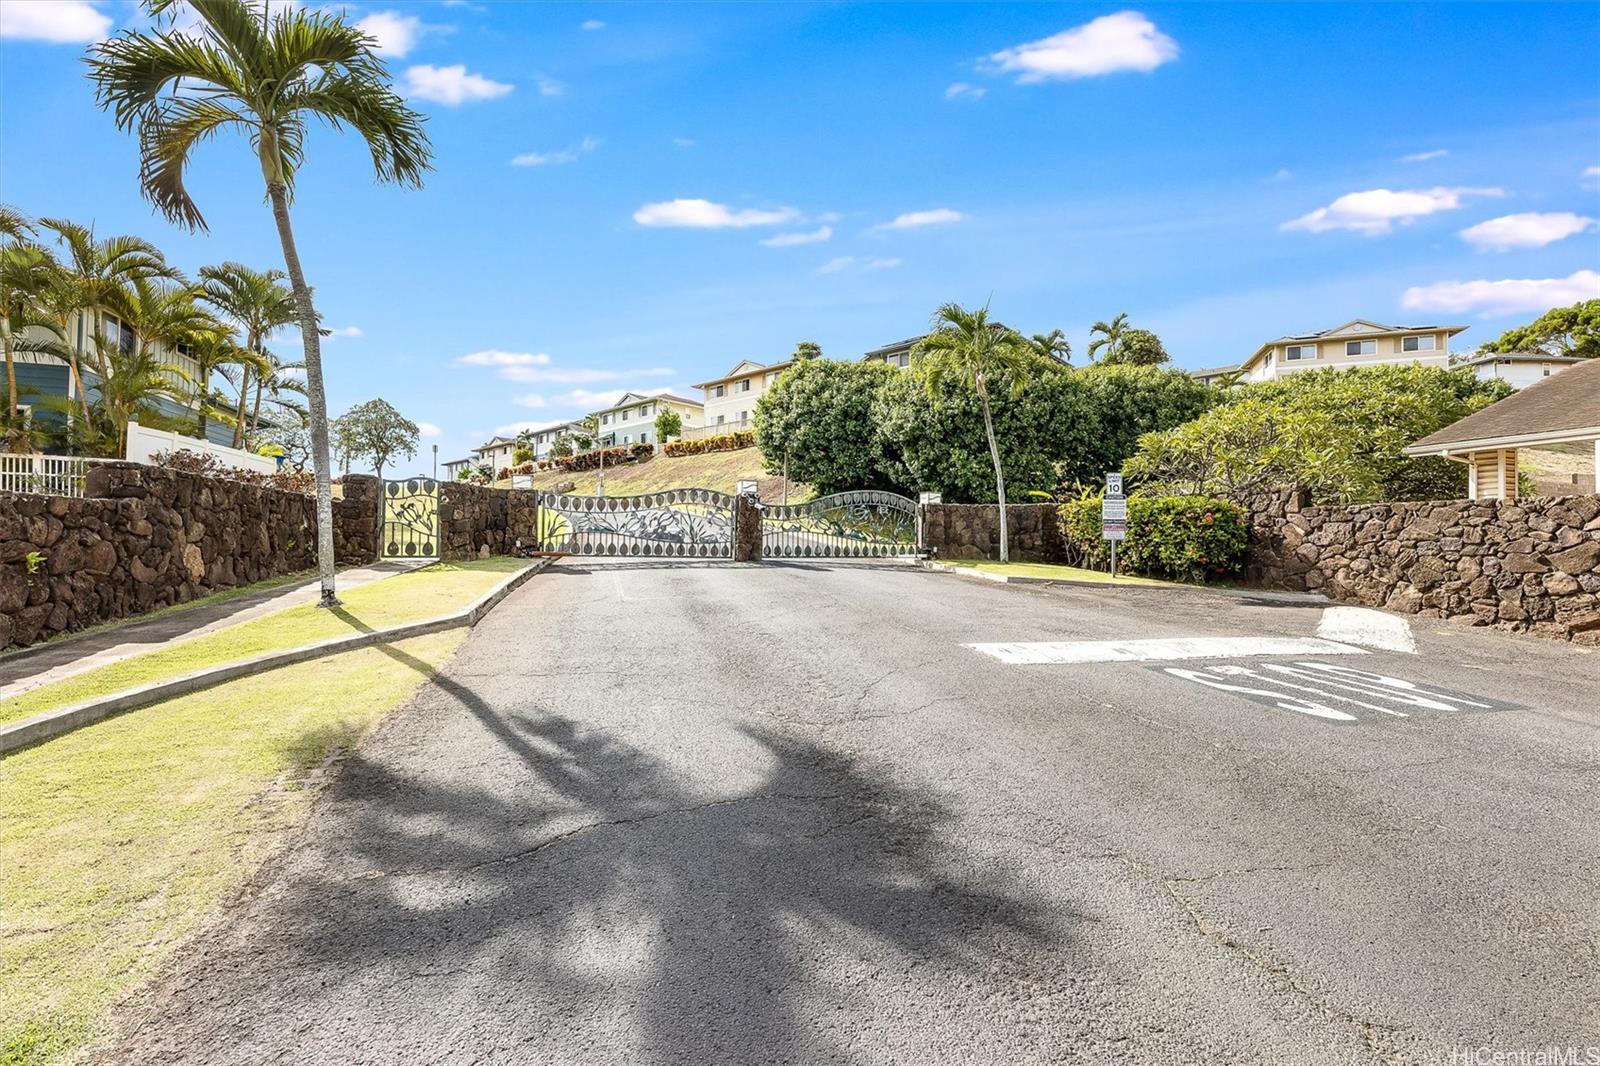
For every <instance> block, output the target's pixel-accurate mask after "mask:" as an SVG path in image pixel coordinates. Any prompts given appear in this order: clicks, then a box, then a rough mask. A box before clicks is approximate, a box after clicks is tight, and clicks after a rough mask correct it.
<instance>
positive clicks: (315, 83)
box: [89, 0, 432, 606]
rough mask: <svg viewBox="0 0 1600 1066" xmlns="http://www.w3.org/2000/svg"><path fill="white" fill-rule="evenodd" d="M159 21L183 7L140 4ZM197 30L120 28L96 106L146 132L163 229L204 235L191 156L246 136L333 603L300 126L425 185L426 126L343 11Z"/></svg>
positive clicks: (162, 0) (220, 3)
mask: <svg viewBox="0 0 1600 1066" xmlns="http://www.w3.org/2000/svg"><path fill="white" fill-rule="evenodd" d="M146 4H147V7H148V8H149V10H150V12H151V13H152V14H153V15H162V14H164V13H170V12H171V11H172V10H173V9H174V8H175V7H176V0H146ZM188 7H189V9H190V10H192V11H193V12H194V13H195V14H196V15H197V16H198V22H197V23H196V24H195V25H194V26H193V27H190V28H186V29H185V30H183V31H182V32H181V33H180V32H177V31H174V30H167V31H164V32H163V31H160V30H156V31H152V32H150V33H140V32H136V31H132V30H124V31H123V32H122V33H121V34H120V35H118V36H116V37H113V38H111V39H110V40H106V41H102V42H101V43H100V44H98V45H96V46H95V47H94V49H93V50H92V55H91V58H90V60H89V69H90V77H91V78H93V79H94V82H95V86H96V98H97V99H98V101H99V103H100V105H101V106H102V107H105V108H109V109H110V110H111V111H112V113H113V115H114V116H115V117H116V121H117V125H118V126H120V127H121V128H123V129H137V130H138V131H139V147H140V156H141V163H140V180H141V182H142V183H143V185H144V193H145V196H146V197H147V198H149V200H150V201H151V202H152V203H154V204H155V205H156V207H157V208H158V209H159V210H160V211H161V213H162V214H164V215H165V216H166V217H167V218H168V219H170V220H172V221H173V222H175V223H177V224H179V225H183V226H187V227H188V228H190V229H204V228H205V218H204V217H203V216H202V215H201V213H200V208H199V207H198V205H196V204H195V202H194V200H193V199H192V198H191V197H190V195H189V190H188V189H187V187H186V186H185V183H184V179H185V175H186V173H187V171H188V167H189V163H190V160H191V158H192V157H193V154H194V151H195V149H196V147H198V146H199V145H200V143H201V142H203V141H206V140H209V139H210V138H211V137H213V136H215V135H216V134H218V133H220V132H222V131H224V130H231V131H234V132H238V133H242V134H243V135H244V136H245V138H246V139H248V141H249V143H250V145H251V147H252V149H253V151H254V152H255V155H256V159H257V162H258V163H259V164H260V167H261V176H262V178H263V180H264V181H265V183H266V191H267V199H268V200H270V201H271V203H272V217H273V220H274V222H275V223H276V224H277V228H278V240H279V243H280V244H282V246H283V262H284V266H285V268H286V269H287V270H288V273H289V281H290V284H291V285H292V287H293V289H294V299H295V310H296V311H297V313H298V315H299V318H300V336H301V339H302V341H303V343H304V345H305V364H306V388H307V393H308V397H309V400H310V408H311V442H312V456H313V459H314V461H315V465H316V480H317V563H318V568H319V569H320V571H321V575H322V600H321V602H322V604H323V605H324V606H333V605H334V604H337V603H338V602H339V601H338V598H337V596H336V595H335V594H334V577H333V493H332V488H331V484H330V476H329V473H330V472H329V465H328V403H327V396H326V392H325V391H324V388H323V380H322V350H321V346H320V344H319V337H318V335H317V313H316V310H315V308H314V307H313V305H312V301H311V287H310V285H308V284H307V282H306V278H305V272H304V271H303V270H302V269H301V266H300V253H299V251H298V250H297V249H296V247H295V239H294V230H293V228H292V226H291V225H290V221H289V200H290V196H291V193H292V192H293V189H294V179H295V172H296V171H297V170H298V169H299V167H300V164H301V163H302V162H303V161H304V158H305V134H306V124H307V121H308V120H310V119H318V120H321V121H323V122H326V123H327V124H329V125H331V126H333V127H334V128H336V129H342V128H344V127H349V128H350V129H353V130H354V131H355V132H356V133H357V134H358V135H359V136H360V137H361V138H362V139H363V140H364V141H365V142H366V144H367V147H368V149H369V150H370V151H371V153H372V165H373V168H374V169H375V170H376V172H377V176H378V179H379V180H380V181H388V182H396V183H399V184H402V185H411V186H420V185H421V184H422V177H423V174H424V173H426V171H427V170H428V168H429V165H430V160H431V158H432V147H431V146H430V145H429V143H428V138H427V135H426V133H424V132H423V121H424V120H423V118H422V116H421V115H419V114H417V113H416V112H415V111H412V110H411V109H410V108H409V107H407V106H406V104H405V101H404V100H402V99H401V98H400V97H399V96H398V95H396V93H395V92H394V90H393V89H392V88H391V87H390V80H389V71H388V69H387V68H386V67H385V66H384V64H383V61H382V60H381V59H379V58H378V53H377V51H376V49H377V42H376V41H375V40H374V39H373V38H371V37H369V36H367V35H366V34H364V33H362V32H361V31H360V30H359V29H357V28H355V27H354V26H352V25H350V24H348V23H347V22H345V21H344V18H343V17H342V16H341V15H336V14H332V13H329V12H326V11H312V10H307V9H304V8H280V9H278V10H277V11H276V12H269V11H268V7H267V3H266V0H259V2H256V0H189V2H188Z"/></svg>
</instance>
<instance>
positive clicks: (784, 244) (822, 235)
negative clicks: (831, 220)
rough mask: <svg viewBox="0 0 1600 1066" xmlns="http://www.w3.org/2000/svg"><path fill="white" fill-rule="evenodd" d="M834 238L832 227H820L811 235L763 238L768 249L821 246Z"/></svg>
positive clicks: (785, 235) (795, 234)
mask: <svg viewBox="0 0 1600 1066" xmlns="http://www.w3.org/2000/svg"><path fill="white" fill-rule="evenodd" d="M832 236H833V227H832V226H819V227H817V228H816V229H814V230H812V231H811V232H809V233H779V234H776V235H774V236H771V237H764V238H762V241H761V243H762V244H764V245H766V246H767V247H768V248H793V247H795V246H796V245H801V244H821V243H822V242H823V241H825V240H827V239H828V238H830V237H832Z"/></svg>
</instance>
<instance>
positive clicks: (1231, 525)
mask: <svg viewBox="0 0 1600 1066" xmlns="http://www.w3.org/2000/svg"><path fill="white" fill-rule="evenodd" d="M1060 525H1061V538H1062V540H1063V542H1064V543H1065V546H1066V550H1067V556H1068V558H1069V559H1070V560H1071V561H1072V562H1074V563H1076V564H1077V565H1079V566H1086V567H1091V568H1094V569H1104V568H1106V567H1107V566H1109V565H1110V562H1111V544H1110V542H1109V541H1105V540H1101V539H1100V497H1099V496H1084V497H1083V498H1082V499H1080V500H1074V501H1073V502H1071V503H1068V504H1063V505H1062V507H1061V510H1060ZM1247 529H1248V514H1247V512H1246V511H1245V509H1244V508H1242V507H1240V506H1239V505H1238V504H1235V503H1230V502H1229V501H1227V500H1219V499H1214V498H1211V497H1206V496H1133V497H1130V498H1129V499H1128V536H1127V539H1126V540H1124V541H1122V542H1121V543H1120V544H1119V545H1118V546H1117V562H1118V567H1119V569H1120V568H1126V569H1127V570H1129V571H1132V572H1133V573H1137V574H1145V575H1147V576H1150V577H1166V578H1175V579H1177V580H1179V581H1211V580H1216V579H1218V578H1223V577H1229V576H1233V575H1237V574H1238V573H1239V572H1240V571H1241V570H1242V569H1243V568H1244V556H1245V540H1246V532H1247Z"/></svg>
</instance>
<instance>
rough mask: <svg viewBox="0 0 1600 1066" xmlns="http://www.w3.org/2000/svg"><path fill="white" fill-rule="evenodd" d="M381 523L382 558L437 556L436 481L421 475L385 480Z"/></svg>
mask: <svg viewBox="0 0 1600 1066" xmlns="http://www.w3.org/2000/svg"><path fill="white" fill-rule="evenodd" d="M381 524H382V527H383V536H382V538H381V539H380V540H379V545H378V546H379V554H380V555H382V557H383V558H385V559H437V558H439V483H438V482H437V481H434V480H433V479H432V478H421V477H414V478H409V479H407V480H405V481H385V482H384V483H383V514H382V516H381Z"/></svg>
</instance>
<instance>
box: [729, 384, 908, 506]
mask: <svg viewBox="0 0 1600 1066" xmlns="http://www.w3.org/2000/svg"><path fill="white" fill-rule="evenodd" d="M900 373H901V371H900V370H898V369H897V368H895V367H892V366H889V365H888V364H886V363H857V362H851V363H844V362H834V361H832V360H828V359H810V360H806V361H805V362H801V363H797V364H796V365H794V366H792V367H790V368H789V369H788V370H785V371H784V372H783V373H782V374H780V375H779V376H778V380H777V381H776V382H774V383H773V385H772V388H770V389H768V390H767V391H766V392H765V393H763V394H762V396H761V398H760V399H759V400H757V401H756V444H757V446H759V447H760V449H761V457H762V465H763V466H764V467H765V468H766V470H767V472H768V473H772V474H783V475H785V476H786V477H789V478H792V479H793V480H795V481H801V482H805V483H807V484H810V485H812V486H813V487H814V488H815V489H816V491H817V493H818V494H819V495H827V494H829V493H833V492H844V491H846V490H848V489H888V488H895V487H897V484H896V482H895V480H894V477H893V474H892V473H891V472H890V471H889V470H888V469H887V468H886V465H885V463H884V462H883V458H884V450H883V446H882V442H881V438H880V436H879V433H878V423H877V422H876V421H875V420H874V418H873V417H872V407H873V402H874V401H875V400H876V399H877V396H878V393H879V391H880V390H881V389H882V388H883V386H884V384H885V383H886V382H888V381H890V380H892V379H893V378H894V377H895V376H896V375H897V374H900Z"/></svg>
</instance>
